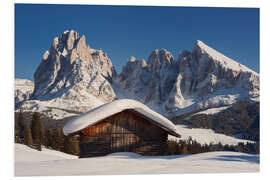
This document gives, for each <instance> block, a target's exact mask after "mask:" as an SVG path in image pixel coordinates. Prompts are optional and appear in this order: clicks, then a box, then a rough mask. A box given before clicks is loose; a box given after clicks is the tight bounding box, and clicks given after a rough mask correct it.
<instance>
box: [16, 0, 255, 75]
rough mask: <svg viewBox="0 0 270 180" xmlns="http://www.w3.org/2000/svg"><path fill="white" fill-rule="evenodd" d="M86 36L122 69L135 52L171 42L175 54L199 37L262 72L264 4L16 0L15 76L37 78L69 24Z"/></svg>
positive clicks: (167, 46) (139, 54) (145, 55)
mask: <svg viewBox="0 0 270 180" xmlns="http://www.w3.org/2000/svg"><path fill="white" fill-rule="evenodd" d="M71 29H73V30H76V31H78V32H79V34H80V35H82V34H84V35H85V36H86V40H87V44H89V45H90V46H91V47H93V48H95V49H100V48H101V49H102V50H103V51H104V52H106V53H107V54H108V56H109V57H110V59H111V60H112V62H113V64H114V65H115V68H116V70H117V72H118V73H119V72H121V70H122V66H123V65H125V63H126V61H127V59H128V58H129V57H130V56H135V57H136V58H139V59H141V58H143V59H145V60H147V59H148V56H149V55H150V53H151V52H152V51H153V50H154V49H161V48H165V49H167V50H168V51H170V52H171V53H172V54H173V55H174V57H177V56H178V53H179V51H183V50H190V51H191V50H192V49H193V46H194V43H195V41H196V40H197V39H199V40H201V41H203V42H204V43H206V44H207V45H209V46H211V47H213V48H214V49H216V50H218V51H220V52H221V53H223V54H225V55H226V56H228V57H230V58H232V59H234V60H236V61H238V62H239V63H242V64H244V65H246V66H247V67H249V68H251V69H252V70H254V71H256V72H259V9H256V8H199V7H196V8H195V7H149V6H93V5H41V4H40V5H34V4H32V5H30V4H16V5H15V78H27V79H31V80H33V75H34V72H35V70H36V68H37V67H38V65H39V63H40V61H41V57H42V55H43V53H44V52H45V51H46V50H48V49H49V48H50V46H51V42H52V40H53V38H54V37H56V36H60V35H61V34H62V33H63V32H64V31H65V30H71Z"/></svg>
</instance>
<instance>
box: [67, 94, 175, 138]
mask: <svg viewBox="0 0 270 180" xmlns="http://www.w3.org/2000/svg"><path fill="white" fill-rule="evenodd" d="M127 109H133V110H135V111H137V112H139V113H141V114H143V115H145V116H146V117H148V118H150V119H152V120H154V121H155V122H157V123H158V124H160V125H162V126H163V127H165V128H167V129H169V130H170V131H172V132H173V133H175V134H176V135H179V133H178V131H177V128H176V126H175V125H174V124H173V123H172V122H171V121H170V120H168V119H167V118H165V117H164V116H162V115H161V114H158V113H157V112H155V111H153V110H151V109H150V108H148V107H147V106H146V105H144V104H142V103H140V102H138V101H135V100H131V99H119V100H115V101H112V102H110V103H107V104H104V105H101V106H99V107H97V108H95V109H92V110H90V111H89V112H87V113H84V114H82V115H80V116H79V117H76V118H74V119H72V120H70V121H69V122H68V123H67V124H66V125H65V126H64V128H63V132H64V134H65V135H68V134H71V133H74V132H77V131H79V130H81V129H83V128H86V127H87V126H89V125H93V124H95V123H97V122H98V121H100V120H102V119H105V118H107V117H109V116H112V115H114V114H117V113H119V112H122V111H124V110H127Z"/></svg>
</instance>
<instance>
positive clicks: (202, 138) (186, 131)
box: [169, 125, 252, 145]
mask: <svg viewBox="0 0 270 180" xmlns="http://www.w3.org/2000/svg"><path fill="white" fill-rule="evenodd" d="M176 127H177V130H178V132H179V133H180V134H181V138H180V139H182V140H188V139H189V137H191V138H192V139H193V140H196V141H197V142H198V143H200V144H208V145H209V144H210V143H212V144H218V143H221V144H223V145H226V144H228V145H237V144H238V143H240V142H242V143H247V142H250V143H251V142H252V141H248V140H244V139H237V138H235V137H231V136H227V135H225V134H219V133H215V132H214V131H213V130H211V129H201V128H188V127H186V126H185V125H176ZM169 139H171V140H178V139H179V138H176V137H174V136H169Z"/></svg>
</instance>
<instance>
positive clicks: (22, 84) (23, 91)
mask: <svg viewBox="0 0 270 180" xmlns="http://www.w3.org/2000/svg"><path fill="white" fill-rule="evenodd" d="M14 83H15V84H14V91H15V92H14V97H15V104H17V103H20V102H22V101H25V100H28V99H29V98H30V96H31V94H32V92H33V90H34V83H33V82H32V81H30V80H27V79H15V82H14Z"/></svg>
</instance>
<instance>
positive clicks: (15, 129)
mask: <svg viewBox="0 0 270 180" xmlns="http://www.w3.org/2000/svg"><path fill="white" fill-rule="evenodd" d="M14 125H15V128H14V142H15V143H21V142H20V136H19V131H20V129H19V126H18V123H17V122H16V121H15V122H14Z"/></svg>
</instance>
